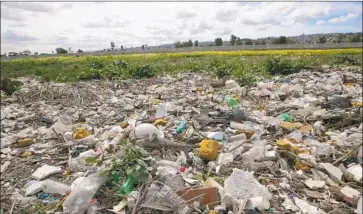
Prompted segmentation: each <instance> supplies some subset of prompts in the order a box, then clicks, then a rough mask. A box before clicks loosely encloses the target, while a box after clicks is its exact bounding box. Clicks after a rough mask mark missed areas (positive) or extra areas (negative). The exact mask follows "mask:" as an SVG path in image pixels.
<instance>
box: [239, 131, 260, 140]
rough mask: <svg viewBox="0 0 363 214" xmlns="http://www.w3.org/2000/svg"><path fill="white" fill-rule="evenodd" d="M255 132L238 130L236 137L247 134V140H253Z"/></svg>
mask: <svg viewBox="0 0 363 214" xmlns="http://www.w3.org/2000/svg"><path fill="white" fill-rule="evenodd" d="M254 133H255V132H253V131H250V130H237V131H236V135H239V134H245V135H246V137H247V139H251V137H252V135H253V134H254Z"/></svg>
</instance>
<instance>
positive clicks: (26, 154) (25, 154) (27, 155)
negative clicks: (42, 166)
mask: <svg viewBox="0 0 363 214" xmlns="http://www.w3.org/2000/svg"><path fill="white" fill-rule="evenodd" d="M30 155H32V153H30V152H24V153H23V155H22V156H23V158H26V157H29V156H30Z"/></svg>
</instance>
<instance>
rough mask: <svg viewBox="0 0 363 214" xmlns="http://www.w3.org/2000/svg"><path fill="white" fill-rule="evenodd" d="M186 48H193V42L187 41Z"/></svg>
mask: <svg viewBox="0 0 363 214" xmlns="http://www.w3.org/2000/svg"><path fill="white" fill-rule="evenodd" d="M188 47H193V42H192V40H191V39H189V40H188Z"/></svg>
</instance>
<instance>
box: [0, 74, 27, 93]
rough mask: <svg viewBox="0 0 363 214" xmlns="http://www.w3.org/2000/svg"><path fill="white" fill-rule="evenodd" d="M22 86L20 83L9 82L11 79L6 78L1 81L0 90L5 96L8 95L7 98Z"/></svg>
mask: <svg viewBox="0 0 363 214" xmlns="http://www.w3.org/2000/svg"><path fill="white" fill-rule="evenodd" d="M22 85H23V83H22V82H20V81H15V80H11V79H9V78H6V77H5V78H3V79H1V84H0V86H1V90H2V91H3V92H5V94H6V95H8V96H10V95H12V94H13V93H14V92H15V91H17V90H18V89H20V87H21V86H22Z"/></svg>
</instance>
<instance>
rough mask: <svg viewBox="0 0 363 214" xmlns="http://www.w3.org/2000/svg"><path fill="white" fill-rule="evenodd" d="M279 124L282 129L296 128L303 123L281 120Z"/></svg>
mask: <svg viewBox="0 0 363 214" xmlns="http://www.w3.org/2000/svg"><path fill="white" fill-rule="evenodd" d="M280 126H281V127H282V128H284V129H290V130H291V129H298V128H300V127H302V126H304V124H302V123H290V122H281V123H280Z"/></svg>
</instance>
